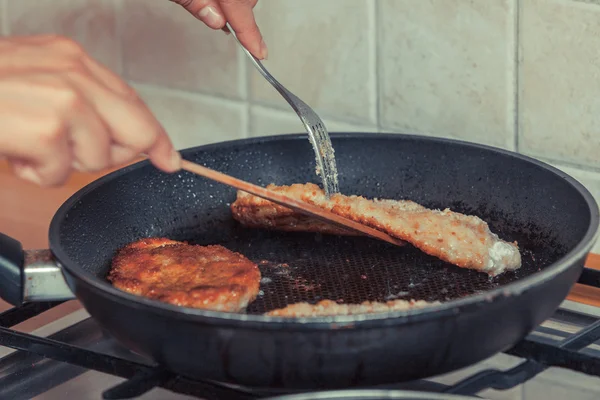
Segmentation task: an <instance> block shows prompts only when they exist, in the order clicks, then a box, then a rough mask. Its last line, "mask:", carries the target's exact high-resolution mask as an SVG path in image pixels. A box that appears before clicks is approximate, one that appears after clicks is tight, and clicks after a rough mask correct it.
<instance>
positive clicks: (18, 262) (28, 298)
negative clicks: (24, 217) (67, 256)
mask: <svg viewBox="0 0 600 400" xmlns="http://www.w3.org/2000/svg"><path fill="white" fill-rule="evenodd" d="M0 297H1V298H2V299H3V300H5V301H7V302H8V303H10V304H12V305H14V306H20V305H21V304H23V303H29V302H36V301H60V300H71V299H74V298H75V295H73V292H72V291H71V289H69V286H68V285H67V283H66V282H65V279H64V276H63V274H62V268H61V266H60V264H59V263H58V262H57V261H56V259H55V258H54V256H53V255H52V252H51V251H50V250H27V251H24V250H23V246H22V245H21V242H19V241H18V240H15V239H13V238H11V237H9V236H6V235H5V234H3V233H0Z"/></svg>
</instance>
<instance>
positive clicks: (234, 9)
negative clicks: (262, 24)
mask: <svg viewBox="0 0 600 400" xmlns="http://www.w3.org/2000/svg"><path fill="white" fill-rule="evenodd" d="M171 1H172V2H175V3H177V4H181V5H182V6H183V7H184V8H185V9H186V10H188V11H189V12H190V13H192V15H194V16H195V17H196V18H198V19H199V20H201V21H202V22H204V23H205V24H206V25H207V26H209V27H210V28H213V29H223V28H224V27H225V22H229V23H230V24H231V27H232V28H233V30H234V31H235V34H236V36H237V37H238V39H239V40H240V42H241V43H242V44H243V45H244V47H245V48H246V49H248V51H249V52H250V53H252V55H254V57H256V58H258V59H260V60H263V59H266V58H267V46H266V45H265V42H264V40H263V38H262V35H261V34H260V30H259V29H258V26H257V25H256V20H255V19H254V13H253V12H252V9H253V8H254V6H256V3H258V0H171ZM225 29H226V28H225Z"/></svg>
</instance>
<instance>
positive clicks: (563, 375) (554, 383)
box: [523, 368, 600, 400]
mask: <svg viewBox="0 0 600 400" xmlns="http://www.w3.org/2000/svg"><path fill="white" fill-rule="evenodd" d="M523 398H524V400H537V399H543V400H564V399H569V400H596V399H598V398H600V378H596V377H591V376H587V375H584V374H581V373H577V372H573V371H569V370H564V369H559V368H550V369H548V370H546V371H544V372H542V373H541V374H540V375H538V376H537V377H536V378H535V379H533V380H531V381H529V382H527V383H525V385H524V391H523Z"/></svg>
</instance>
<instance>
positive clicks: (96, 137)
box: [67, 98, 112, 172]
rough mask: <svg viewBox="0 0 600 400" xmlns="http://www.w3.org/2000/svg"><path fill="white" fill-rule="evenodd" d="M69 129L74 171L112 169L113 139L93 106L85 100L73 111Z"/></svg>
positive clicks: (81, 100) (79, 102) (78, 103)
mask: <svg viewBox="0 0 600 400" xmlns="http://www.w3.org/2000/svg"><path fill="white" fill-rule="evenodd" d="M70 112H71V117H70V119H69V120H70V124H69V126H68V127H67V129H68V134H69V139H70V145H71V152H72V163H71V166H72V168H73V169H76V170H78V171H82V172H95V171H100V170H103V169H105V168H108V167H110V166H111V165H112V164H111V155H110V145H111V139H110V136H109V132H108V131H107V127H106V126H105V125H104V122H103V121H102V119H101V118H100V116H99V115H98V114H97V113H96V111H95V110H94V109H93V107H92V106H91V105H89V104H88V103H87V101H86V100H85V99H83V98H81V99H80V100H78V102H77V103H76V104H75V105H74V107H73V108H72V109H71V111H70Z"/></svg>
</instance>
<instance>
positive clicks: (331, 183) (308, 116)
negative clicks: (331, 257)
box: [225, 23, 339, 197]
mask: <svg viewBox="0 0 600 400" xmlns="http://www.w3.org/2000/svg"><path fill="white" fill-rule="evenodd" d="M225 25H226V26H227V29H228V30H229V31H230V32H231V35H232V36H233V37H234V38H235V40H236V42H238V44H239V45H240V46H241V48H242V50H244V53H246V55H247V56H248V57H249V58H250V60H251V61H252V63H253V64H254V66H255V67H256V69H258V71H259V72H260V73H261V74H262V76H263V77H264V78H265V79H266V80H267V81H268V82H269V83H270V84H271V85H273V87H274V88H275V89H276V90H277V91H278V92H279V94H281V96H282V97H283V98H284V99H285V100H286V101H287V102H288V103H289V105H290V106H291V107H292V109H293V110H294V111H295V112H296V114H298V117H300V120H301V121H302V124H303V125H304V127H305V128H306V131H307V132H308V138H309V140H310V142H311V144H312V147H313V150H314V151H315V158H316V161H317V169H316V172H317V175H319V176H320V177H321V180H322V182H323V189H324V190H325V194H326V195H327V197H329V196H331V195H332V194H334V193H338V192H339V184H338V173H337V166H336V162H335V153H334V150H333V146H332V145H331V139H330V138H329V133H328V132H327V128H325V124H324V123H323V121H322V120H321V118H319V116H318V115H317V113H315V112H314V110H313V109H312V108H310V107H309V106H308V104H306V103H305V102H303V101H302V100H300V99H299V98H298V97H297V96H296V95H295V94H293V93H292V92H290V91H289V90H287V89H286V88H285V87H284V86H283V85H282V84H281V83H279V82H278V81H277V80H276V79H275V78H274V77H273V75H271V74H270V73H269V71H267V69H266V68H265V67H264V65H262V63H261V62H260V61H259V60H258V59H257V58H256V57H254V56H253V55H252V53H250V52H249V51H248V50H247V49H246V48H245V47H244V45H243V44H242V43H241V42H240V41H239V39H238V38H237V36H236V34H235V31H234V30H233V28H232V27H231V25H229V23H226V24H225Z"/></svg>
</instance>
